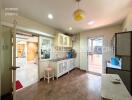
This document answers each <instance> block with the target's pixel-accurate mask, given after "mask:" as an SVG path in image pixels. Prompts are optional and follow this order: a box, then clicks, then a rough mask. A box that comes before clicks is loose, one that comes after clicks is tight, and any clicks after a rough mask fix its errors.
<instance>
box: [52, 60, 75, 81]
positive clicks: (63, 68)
mask: <svg viewBox="0 0 132 100" xmlns="http://www.w3.org/2000/svg"><path fill="white" fill-rule="evenodd" d="M52 66H53V67H54V68H55V76H56V77H57V78H58V77H60V76H62V75H63V74H65V73H69V71H70V70H72V69H74V68H75V59H74V58H73V59H66V60H61V61H55V62H52Z"/></svg>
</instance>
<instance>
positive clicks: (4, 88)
mask: <svg viewBox="0 0 132 100" xmlns="http://www.w3.org/2000/svg"><path fill="white" fill-rule="evenodd" d="M0 43H1V50H0V51H1V52H0V53H1V58H0V61H1V65H0V66H1V68H0V70H1V97H2V99H4V100H11V99H12V70H10V69H9V68H11V66H12V35H11V29H10V28H8V27H5V26H2V32H1V39H0Z"/></svg>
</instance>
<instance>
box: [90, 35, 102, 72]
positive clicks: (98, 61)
mask: <svg viewBox="0 0 132 100" xmlns="http://www.w3.org/2000/svg"><path fill="white" fill-rule="evenodd" d="M102 59H103V38H102V37H96V38H89V39H88V71H90V72H94V73H99V74H101V73H102V69H103V68H102Z"/></svg>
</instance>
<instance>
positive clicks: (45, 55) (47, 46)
mask: <svg viewBox="0 0 132 100" xmlns="http://www.w3.org/2000/svg"><path fill="white" fill-rule="evenodd" d="M48 59H51V39H50V38H46V37H42V36H41V37H40V60H48Z"/></svg>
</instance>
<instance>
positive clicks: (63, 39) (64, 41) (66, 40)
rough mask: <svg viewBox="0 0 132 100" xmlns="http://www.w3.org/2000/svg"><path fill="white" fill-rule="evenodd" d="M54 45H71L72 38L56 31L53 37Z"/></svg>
mask: <svg viewBox="0 0 132 100" xmlns="http://www.w3.org/2000/svg"><path fill="white" fill-rule="evenodd" d="M54 43H55V45H56V46H59V47H72V39H71V37H70V36H67V35H64V34H62V33H58V34H57V35H56V37H55V42H54Z"/></svg>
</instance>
